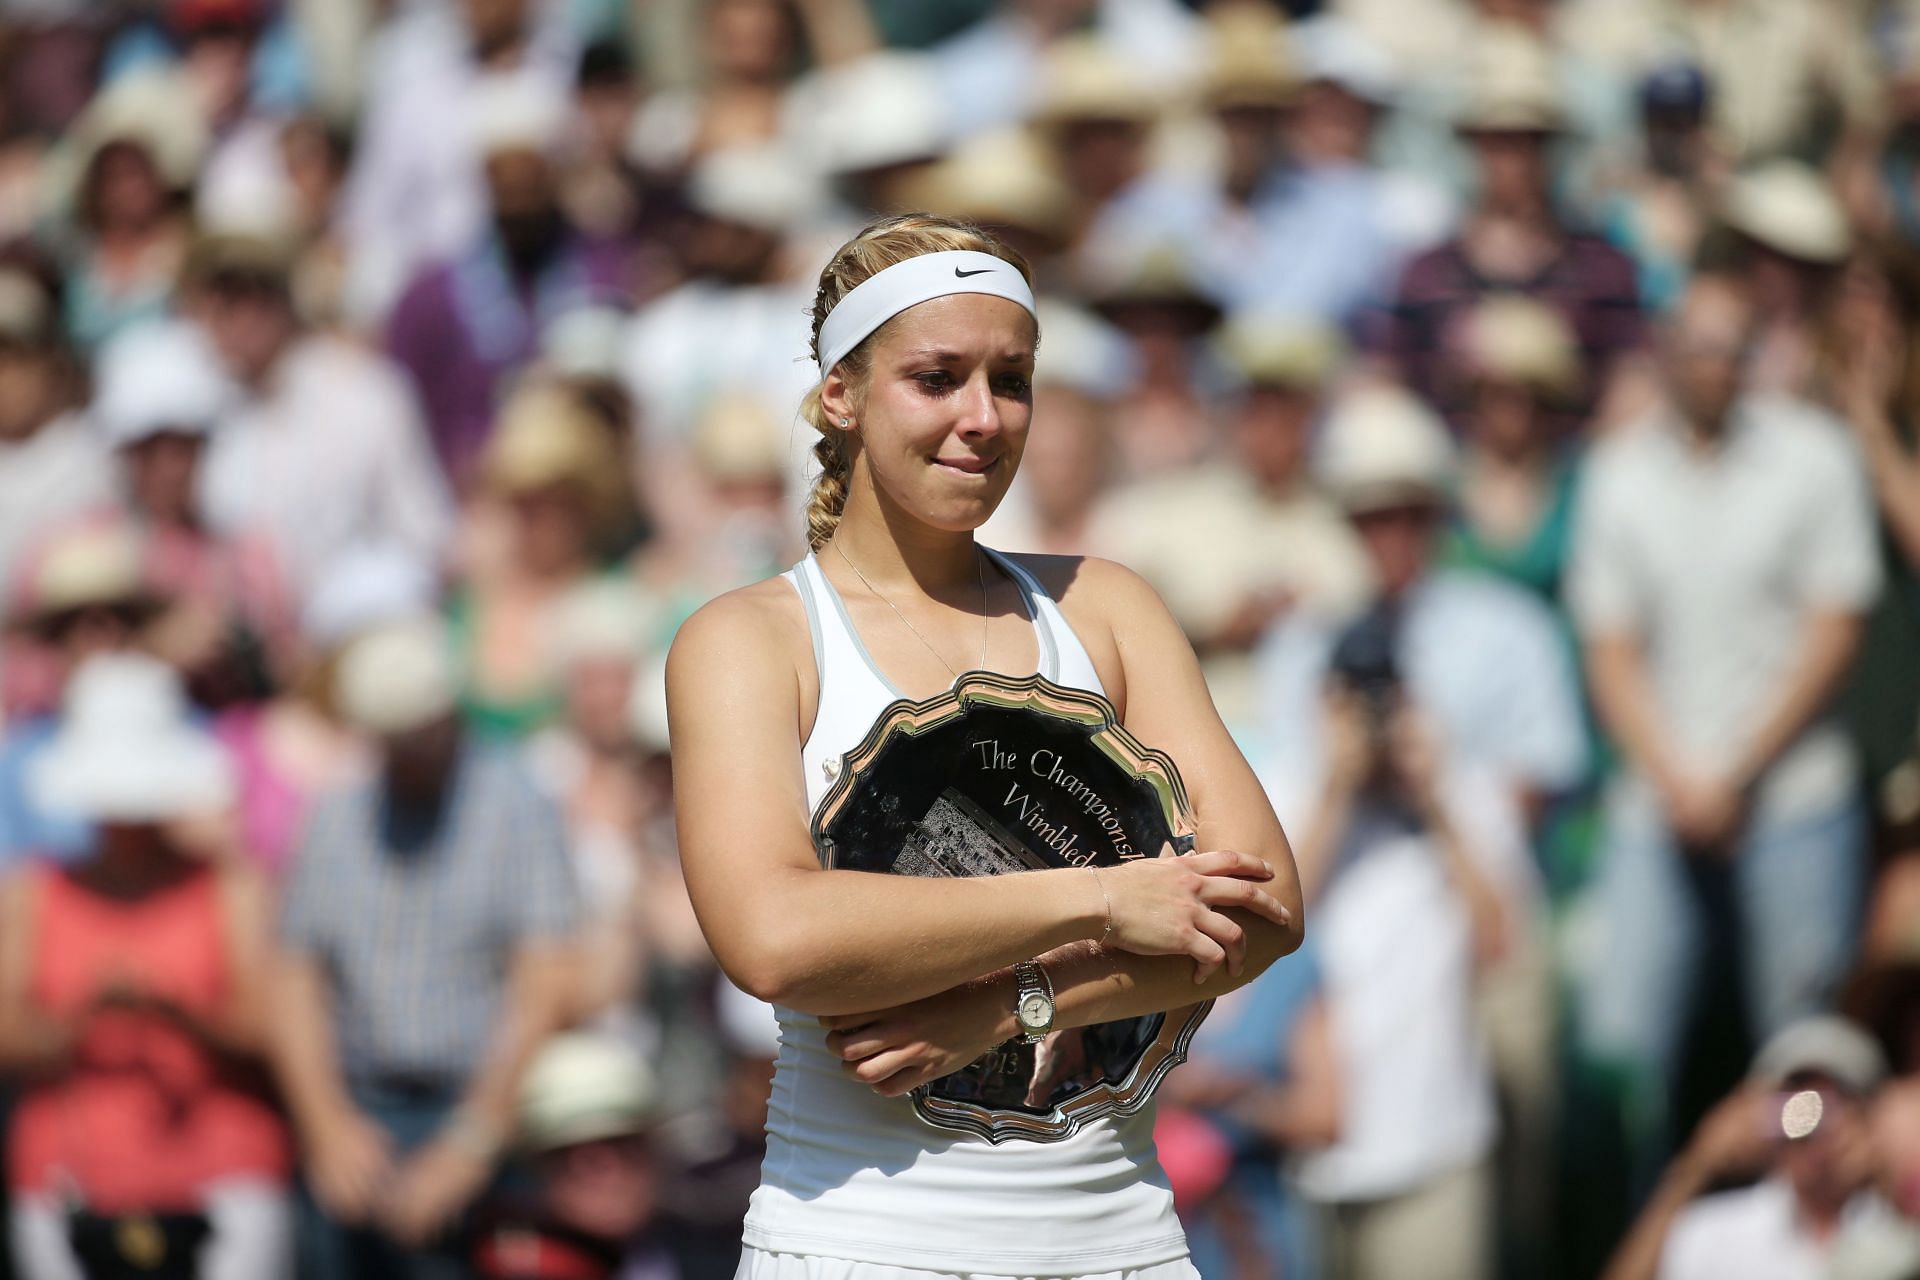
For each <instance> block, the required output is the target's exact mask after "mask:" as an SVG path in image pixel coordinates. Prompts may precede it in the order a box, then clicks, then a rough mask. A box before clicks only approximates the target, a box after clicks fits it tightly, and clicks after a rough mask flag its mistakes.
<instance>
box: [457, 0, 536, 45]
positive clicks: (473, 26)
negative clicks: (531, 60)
mask: <svg viewBox="0 0 1920 1280" xmlns="http://www.w3.org/2000/svg"><path fill="white" fill-rule="evenodd" d="M462 5H463V7H464V8H465V9H466V14H467V31H468V33H469V34H470V35H471V36H472V37H473V45H474V48H475V50H476V51H478V53H479V54H480V56H481V57H483V58H484V57H489V56H491V55H493V54H495V53H499V52H500V51H502V50H505V49H509V48H512V47H513V46H514V45H516V44H518V43H519V42H520V40H521V38H522V37H523V36H524V35H525V34H526V30H527V0H462Z"/></svg>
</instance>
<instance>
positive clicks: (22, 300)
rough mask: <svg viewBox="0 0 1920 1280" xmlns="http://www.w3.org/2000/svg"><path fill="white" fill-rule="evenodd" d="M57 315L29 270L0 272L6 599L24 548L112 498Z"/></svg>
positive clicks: (0, 510)
mask: <svg viewBox="0 0 1920 1280" xmlns="http://www.w3.org/2000/svg"><path fill="white" fill-rule="evenodd" d="M57 309H58V301H57V296H56V291H55V290H54V289H53V288H52V287H51V286H50V284H49V283H48V282H47V280H46V279H44V278H43V277H42V276H41V274H40V273H38V272H36V271H35V270H33V269H32V267H31V266H29V265H28V264H26V263H23V262H21V261H19V260H17V259H10V260H7V261H5V262H4V265H0V590H4V591H6V592H8V593H11V592H12V591H13V589H14V583H15V581H16V580H17V575H18V574H19V572H20V569H21V563H22V558H23V557H24V556H25V555H26V554H27V551H28V548H29V547H31V546H32V545H33V544H34V543H35V542H37V541H39V540H40V539H41V538H43V537H45V536H46V534H47V531H48V530H49V529H51V528H52V527H53V526H55V525H57V524H59V523H61V522H62V521H64V520H65V519H67V518H68V517H70V516H75V515H78V514H80V513H81V512H83V511H86V510H88V509H89V508H92V507H94V506H97V505H98V504H100V503H102V502H106V501H107V500H109V498H110V497H111V496H112V493H113V467H112V463H111V460H110V458H109V456H108V453H107V450H106V449H105V448H103V447H102V446H101V444H100V442H99V441H98V439H96V438H95V436H94V433H93V432H92V431H91V430H89V429H88V426H87V423H86V420H85V419H84V418H83V417H82V416H81V415H80V414H78V413H75V412H74V404H75V401H76V399H77V396H78V393H79V391H80V387H79V378H78V377H77V376H76V375H77V374H78V372H79V370H77V369H76V368H75V367H74V366H73V364H72V363H71V362H70V360H69V358H68V353H67V349H66V344H65V343H64V342H63V341H62V340H61V336H60V324H59V317H58V315H57ZM9 709H12V708H11V707H9Z"/></svg>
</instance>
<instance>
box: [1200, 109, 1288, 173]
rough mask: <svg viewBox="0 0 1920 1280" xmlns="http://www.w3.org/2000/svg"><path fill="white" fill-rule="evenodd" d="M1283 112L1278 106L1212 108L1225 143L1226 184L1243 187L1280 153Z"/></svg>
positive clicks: (1270, 165)
mask: <svg viewBox="0 0 1920 1280" xmlns="http://www.w3.org/2000/svg"><path fill="white" fill-rule="evenodd" d="M1286 118H1287V117H1286V113H1285V112H1283V111H1281V110H1280V109H1279V108H1277V107H1251V106H1240V107H1227V108H1223V109H1222V110H1219V111H1216V112H1214V119H1215V120H1216V121H1218V122H1219V125H1220V133H1221V136H1222V137H1224V138H1225V139H1226V144H1227V184H1228V186H1229V188H1231V189H1234V190H1245V189H1246V188H1248V187H1250V186H1251V185H1252V184H1253V183H1255V182H1257V181H1258V180H1259V178H1260V176H1261V175H1262V174H1264V173H1266V172H1267V170H1269V169H1271V168H1272V167H1273V165H1274V163H1275V162H1276V161H1277V160H1278V159H1279V156H1280V139H1281V133H1282V127H1283V125H1284V123H1285V121H1286Z"/></svg>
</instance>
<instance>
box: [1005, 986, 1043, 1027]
mask: <svg viewBox="0 0 1920 1280" xmlns="http://www.w3.org/2000/svg"><path fill="white" fill-rule="evenodd" d="M1001 1007H1002V1008H1005V1007H1006V1006H1004V1005H1002V1006H1001ZM1019 1017H1020V1025H1021V1026H1023V1027H1030V1028H1032V1029H1034V1030H1036V1031H1037V1030H1039V1029H1040V1028H1041V1027H1044V1026H1046V1025H1047V1024H1048V1023H1049V1022H1052V1021H1053V1001H1051V1000H1049V999H1047V993H1046V992H1044V991H1029V992H1027V994H1026V995H1024V996H1021V997H1020V1011H1019Z"/></svg>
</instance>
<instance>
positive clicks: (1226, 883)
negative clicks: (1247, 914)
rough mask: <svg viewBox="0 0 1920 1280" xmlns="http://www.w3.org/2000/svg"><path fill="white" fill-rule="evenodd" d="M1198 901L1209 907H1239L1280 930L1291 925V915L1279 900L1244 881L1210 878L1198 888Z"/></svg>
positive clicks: (1257, 886)
mask: <svg viewBox="0 0 1920 1280" xmlns="http://www.w3.org/2000/svg"><path fill="white" fill-rule="evenodd" d="M1199 896H1200V901H1201V902H1204V903H1205V904H1207V905H1208V906H1209V907H1239V908H1241V909H1242V910H1245V911H1251V912H1253V913H1254V914H1255V915H1257V916H1259V917H1261V918H1262V919H1265V920H1270V921H1272V922H1273V923H1274V924H1277V925H1279V926H1280V927H1281V928H1283V929H1284V928H1286V927H1287V926H1289V925H1291V924H1292V923H1293V913H1292V912H1291V911H1289V910H1287V908H1286V904H1284V903H1283V902H1281V901H1280V899H1278V898H1276V897H1274V896H1273V895H1272V894H1271V893H1268V892H1267V891H1266V890H1265V889H1262V888H1261V887H1260V886H1259V885H1256V884H1250V883H1248V882H1247V881H1245V880H1232V879H1226V878H1222V877H1218V876H1216V877H1212V878H1210V879H1208V880H1206V881H1205V882H1203V883H1202V884H1201V886H1200V895H1199Z"/></svg>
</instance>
